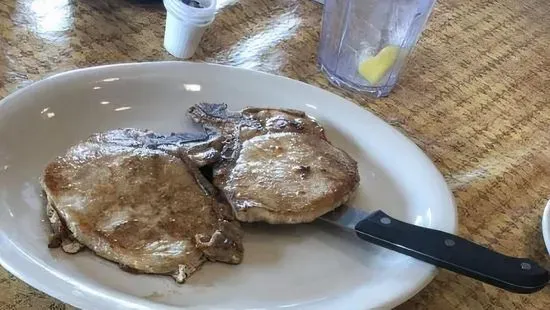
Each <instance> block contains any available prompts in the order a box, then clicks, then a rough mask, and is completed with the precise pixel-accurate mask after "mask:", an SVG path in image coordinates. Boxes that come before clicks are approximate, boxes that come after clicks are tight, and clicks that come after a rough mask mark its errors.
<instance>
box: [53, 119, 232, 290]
mask: <svg viewBox="0 0 550 310" xmlns="http://www.w3.org/2000/svg"><path fill="white" fill-rule="evenodd" d="M146 135H149V137H148V138H147V139H145V138H144V137H145V136H146ZM156 137H157V138H159V137H161V136H156ZM169 137H172V138H169V139H168V140H172V141H171V143H168V142H167V141H166V139H165V140H163V141H162V143H160V142H161V141H160V140H158V139H157V141H156V142H154V141H153V142H154V143H153V142H151V138H153V134H152V133H151V132H148V131H139V130H132V129H125V130H117V131H110V132H107V133H103V134H97V135H94V136H92V137H91V138H89V139H88V140H87V141H84V142H82V143H79V144H77V145H75V146H73V147H72V148H70V149H69V150H68V151H67V153H66V154H65V155H63V156H60V157H58V158H57V159H55V160H54V161H53V162H52V163H50V164H49V165H48V166H47V167H46V169H45V171H44V175H43V179H42V186H43V189H44V191H45V193H46V195H47V199H48V209H49V210H48V211H49V212H48V213H49V218H50V221H51V222H52V228H53V229H54V232H57V233H58V234H59V236H60V237H61V238H60V240H58V241H59V242H58V244H57V245H62V246H63V249H64V250H65V251H67V252H76V251H78V250H79V248H78V244H82V245H84V246H86V247H88V248H89V249H91V250H92V251H93V252H95V253H96V254H97V255H99V256H101V257H104V258H106V259H108V260H111V261H114V262H117V263H118V264H119V265H120V266H121V267H123V268H125V269H129V270H132V271H136V272H143V273H154V274H170V275H173V276H174V277H175V278H176V280H177V281H179V282H182V281H183V280H185V278H186V277H188V276H189V275H190V274H191V273H192V272H194V271H195V270H196V269H197V268H198V267H199V266H200V265H201V264H202V263H203V262H204V261H205V260H211V261H220V262H225V263H231V264H238V263H240V262H241V260H242V255H243V248H242V230H241V228H240V226H239V224H238V222H236V221H235V220H234V217H233V215H232V212H231V207H230V206H229V205H227V204H226V203H223V202H220V201H219V200H218V199H217V195H216V192H215V190H214V188H213V187H212V185H211V184H210V183H209V182H208V181H207V180H206V179H204V177H203V176H202V175H201V174H200V172H199V170H198V168H197V167H196V166H195V164H193V163H192V162H191V159H190V158H189V157H188V156H187V155H185V152H183V151H182V149H181V148H177V147H176V146H178V145H179V147H181V146H182V145H181V144H178V143H179V142H178V143H176V140H177V139H176V138H174V137H175V135H172V136H169ZM164 138H166V137H164ZM180 138H181V137H180ZM159 139H160V138H159ZM152 140H154V139H152ZM180 140H181V139H180ZM191 140H192V139H188V142H190V143H193V141H191ZM180 142H181V141H180ZM197 143H198V141H197ZM54 245H55V244H54Z"/></svg>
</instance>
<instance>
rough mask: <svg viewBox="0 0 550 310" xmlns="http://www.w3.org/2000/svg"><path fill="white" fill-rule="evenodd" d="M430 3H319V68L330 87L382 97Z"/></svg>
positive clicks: (394, 79) (390, 0) (378, 0)
mask: <svg viewBox="0 0 550 310" xmlns="http://www.w3.org/2000/svg"><path fill="white" fill-rule="evenodd" d="M434 4H435V0H325V8H324V13H323V28H322V31H321V42H320V45H319V51H318V58H319V59H318V61H319V67H320V68H321V70H322V71H323V72H324V73H325V75H326V76H327V78H328V79H329V80H330V81H331V82H332V83H333V84H335V85H337V86H340V87H345V88H349V89H352V90H356V91H360V92H366V93H370V94H373V95H375V96H376V97H382V96H387V95H388V94H389V92H390V91H391V90H392V89H393V87H394V86H395V84H396V83H397V79H398V77H399V72H400V70H401V68H402V67H403V64H404V63H405V60H406V58H407V56H408V55H409V53H410V52H411V51H412V49H413V48H414V46H415V44H416V41H417V40H418V38H419V37H420V34H421V32H422V30H423V29H424V26H425V24H426V22H427V21H428V18H429V16H430V13H431V11H432V9H433V6H434Z"/></svg>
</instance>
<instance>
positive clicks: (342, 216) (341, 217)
mask: <svg viewBox="0 0 550 310" xmlns="http://www.w3.org/2000/svg"><path fill="white" fill-rule="evenodd" d="M370 213H371V212H368V211H366V210H362V209H358V208H352V207H349V206H345V205H344V206H341V207H339V208H337V209H335V210H333V211H331V212H329V213H326V214H325V215H323V216H321V217H320V218H319V219H320V220H323V221H325V222H328V223H331V224H333V225H336V226H338V227H340V228H345V229H348V230H354V231H355V226H356V225H357V224H358V223H359V222H360V221H362V220H364V219H365V218H367V216H369V214H370Z"/></svg>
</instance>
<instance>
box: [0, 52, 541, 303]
mask: <svg viewBox="0 0 550 310" xmlns="http://www.w3.org/2000/svg"><path fill="white" fill-rule="evenodd" d="M170 65H178V66H210V67H218V68H219V70H229V71H246V72H247V74H257V75H261V76H265V77H266V78H271V79H282V80H287V82H292V83H298V84H301V86H302V87H308V88H313V89H315V91H320V92H323V93H324V94H325V95H327V96H329V97H332V98H335V99H336V98H339V99H340V100H343V101H346V102H347V103H348V104H350V105H353V106H356V107H357V108H360V109H362V110H363V111H364V112H365V113H369V114H371V115H372V116H373V117H374V118H375V119H377V120H378V121H380V122H382V123H384V124H385V125H387V127H389V128H390V129H391V130H392V131H393V132H394V133H395V134H397V135H398V136H400V137H401V138H403V139H402V140H403V141H405V142H407V143H409V144H410V145H412V146H413V147H414V148H416V150H417V151H418V154H419V155H421V156H422V157H424V159H425V160H426V161H428V162H429V163H430V164H431V165H432V166H433V167H434V169H435V170H436V172H437V177H438V178H439V181H441V182H442V183H443V184H445V185H446V191H447V193H446V194H447V195H448V197H449V199H450V204H451V205H452V208H451V210H449V211H450V214H448V216H449V217H452V218H454V221H450V223H448V225H449V227H448V228H447V229H446V231H447V232H450V233H453V234H456V233H457V230H458V214H457V207H456V201H455V197H454V195H453V194H452V191H451V190H450V188H449V186H448V184H447V182H446V181H445V179H444V177H443V175H442V174H441V172H440V171H439V169H437V166H436V165H435V164H434V162H433V161H432V160H431V159H430V158H429V157H428V156H427V154H426V153H425V152H424V151H423V150H422V149H420V147H418V145H416V144H415V143H414V142H413V141H412V140H411V139H410V138H408V137H407V136H406V135H405V134H404V133H402V132H400V131H399V130H397V129H396V128H395V127H394V126H392V125H391V124H389V123H388V122H386V121H385V120H383V119H382V118H380V117H379V116H378V115H376V114H374V113H373V112H372V111H370V110H369V109H368V108H367V107H364V106H361V105H359V104H357V103H354V102H352V101H351V100H350V99H348V98H345V97H342V96H339V95H338V94H335V93H332V92H330V91H328V90H326V89H323V88H320V87H317V86H315V85H312V84H308V83H305V82H302V81H299V80H295V79H291V78H289V77H286V76H281V75H276V74H271V73H267V72H261V71H256V70H252V69H247V68H239V67H232V66H228V65H223V64H214V63H206V62H190V61H148V62H130V63H116V64H106V65H100V66H93V67H86V68H78V69H74V70H69V71H65V72H60V73H56V74H53V75H51V76H47V77H45V78H43V79H41V80H38V81H35V82H33V83H32V84H30V85H28V86H25V87H23V88H19V89H16V90H15V91H13V92H12V93H10V94H8V95H7V96H6V97H4V98H3V99H2V100H0V113H2V110H4V109H8V108H9V107H10V106H12V105H13V104H15V102H13V103H12V101H13V99H14V98H16V97H17V96H19V95H21V94H22V93H23V92H28V91H33V90H36V89H38V88H40V87H42V86H44V85H45V84H47V83H50V82H52V81H55V80H58V79H63V78H66V77H67V76H71V75H78V74H89V73H93V72H98V73H100V72H101V71H109V70H119V69H124V68H130V67H147V66H170ZM549 204H550V202H549ZM546 209H547V210H546V211H547V213H549V214H550V208H549V207H548V206H547V208H546ZM545 214H546V213H545ZM548 216H549V217H550V215H548ZM549 234H550V233H549ZM548 239H550V236H548ZM6 241H7V242H6ZM8 243H10V244H11V245H10V246H11V247H13V249H15V250H16V252H15V254H12V255H15V256H18V257H15V259H17V258H19V259H20V260H21V261H23V260H25V263H31V264H33V265H34V267H37V266H39V267H41V269H42V271H43V274H45V275H48V276H50V277H51V276H53V277H55V278H56V279H58V280H60V281H62V284H63V286H65V287H67V288H68V290H60V289H54V288H52V287H51V286H48V285H45V284H44V283H41V281H39V280H38V278H39V277H36V276H35V275H36V274H37V273H28V272H24V273H22V272H19V271H18V268H16V267H15V265H16V264H13V265H14V266H12V264H10V263H8V261H9V259H6V257H8V256H10V255H9V253H12V252H14V251H13V249H10V251H2V252H0V265H1V266H2V267H3V268H5V269H6V270H7V271H8V272H10V273H12V274H13V275H15V276H16V277H17V278H19V279H21V280H22V281H24V282H25V283H27V284H29V285H31V286H32V287H34V288H36V289H38V290H40V291H42V292H44V293H46V294H48V295H50V296H52V297H54V298H56V299H58V300H61V301H63V302H66V303H69V304H71V305H73V306H77V307H79V308H83V309H86V308H88V307H97V304H94V303H89V302H87V301H86V300H89V298H87V299H82V298H80V297H78V296H76V295H75V294H74V293H73V294H71V293H65V291H70V292H74V291H75V290H76V291H78V292H80V293H86V294H89V295H90V296H97V297H100V298H103V300H104V301H107V302H116V303H118V306H117V307H116V308H117V309H118V308H119V306H120V305H121V304H122V306H123V308H124V309H127V308H128V307H130V308H132V309H150V308H151V307H157V308H158V307H159V303H158V302H153V301H150V300H147V299H146V298H143V297H137V296H134V295H131V294H127V293H123V292H120V291H116V290H114V289H110V290H109V289H105V288H102V287H100V286H98V285H96V284H92V283H87V284H86V286H77V285H76V283H72V281H68V280H67V279H64V277H63V276H61V275H58V274H56V273H55V272H54V271H53V270H49V269H47V268H43V267H42V266H41V264H40V263H39V262H37V261H36V260H34V259H32V257H30V256H28V255H27V254H25V253H24V252H23V251H22V250H21V249H19V248H18V247H17V245H15V244H13V242H12V241H11V240H10V239H9V238H6V234H5V233H4V232H3V231H2V229H1V228H0V244H8ZM547 243H548V242H547ZM22 265H25V264H24V263H23V264H22ZM437 270H438V269H437V268H436V267H435V266H430V269H429V272H428V273H427V274H426V275H425V277H424V278H423V279H422V282H419V285H418V286H417V287H416V288H415V289H414V290H410V291H407V292H403V293H402V294H400V295H399V297H398V298H397V296H396V298H395V299H393V301H392V302H390V303H388V304H387V305H386V306H387V307H389V308H393V307H395V306H397V305H400V304H402V303H403V302H405V301H407V300H409V299H410V298H412V297H413V296H415V295H416V294H418V293H419V292H420V291H422V290H423V289H424V288H425V287H426V286H427V285H428V284H429V283H430V282H431V281H432V280H433V278H434V277H435V275H436V274H437ZM109 306H111V307H112V306H113V304H109ZM162 307H163V308H165V309H181V308H180V307H175V306H172V305H167V304H162ZM191 308H195V306H192V307H189V308H188V309H191ZM120 309H122V308H120Z"/></svg>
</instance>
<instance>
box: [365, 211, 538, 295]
mask: <svg viewBox="0 0 550 310" xmlns="http://www.w3.org/2000/svg"><path fill="white" fill-rule="evenodd" d="M355 230H356V232H357V235H358V236H359V237H360V238H361V239H363V240H366V241H369V242H371V243H374V244H377V245H379V246H382V247H384V248H388V249H390V250H394V251H397V252H399V253H402V254H405V255H408V256H411V257H414V258H416V259H419V260H421V261H424V262H427V263H430V264H432V265H435V266H438V267H441V268H444V269H447V270H450V271H454V272H456V273H459V274H462V275H465V276H468V277H471V278H474V279H477V280H480V281H483V282H485V283H488V284H491V285H494V286H497V287H500V288H503V289H505V290H507V291H510V292H515V293H522V294H527V293H534V292H536V291H539V290H541V289H542V288H544V286H546V284H547V283H548V280H549V275H548V271H547V270H546V269H544V268H542V267H541V266H539V265H538V264H537V263H535V262H534V261H532V260H529V259H526V258H516V257H510V256H506V255H503V254H500V253H497V252H494V251H492V250H489V249H487V248H485V247H482V246H480V245H478V244H475V243H473V242H471V241H468V240H466V239H463V238H460V237H458V236H455V235H451V234H448V233H446V232H443V231H439V230H434V229H429V228H424V227H420V226H416V225H412V224H408V223H405V222H401V221H398V220H396V219H394V218H392V217H390V216H389V215H387V214H385V213H384V212H382V211H376V212H373V213H372V214H370V215H369V216H368V217H367V218H365V219H364V220H362V221H360V222H359V223H358V224H357V225H356V227H355Z"/></svg>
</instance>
